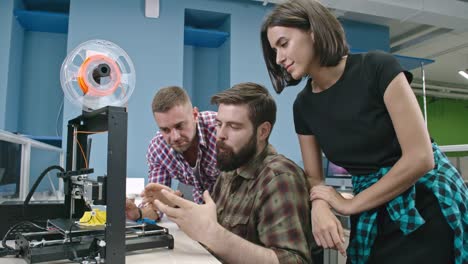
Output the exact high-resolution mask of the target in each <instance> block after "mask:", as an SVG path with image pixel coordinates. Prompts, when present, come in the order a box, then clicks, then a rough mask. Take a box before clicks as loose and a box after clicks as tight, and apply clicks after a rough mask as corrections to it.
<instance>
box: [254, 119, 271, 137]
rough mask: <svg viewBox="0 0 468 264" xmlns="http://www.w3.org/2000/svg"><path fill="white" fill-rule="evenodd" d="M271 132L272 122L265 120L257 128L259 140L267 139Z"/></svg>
mask: <svg viewBox="0 0 468 264" xmlns="http://www.w3.org/2000/svg"><path fill="white" fill-rule="evenodd" d="M270 133H271V123H270V122H267V121H265V122H263V123H262V124H260V125H259V126H258V128H257V136H258V139H259V140H262V141H266V140H267V138H268V136H269V135H270Z"/></svg>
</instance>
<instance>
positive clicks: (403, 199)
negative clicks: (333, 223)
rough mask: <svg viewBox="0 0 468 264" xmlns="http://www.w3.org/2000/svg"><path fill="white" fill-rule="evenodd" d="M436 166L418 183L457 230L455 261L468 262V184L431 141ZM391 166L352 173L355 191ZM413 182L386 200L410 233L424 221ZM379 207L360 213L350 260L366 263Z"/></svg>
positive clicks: (392, 215) (405, 231) (375, 234)
mask: <svg viewBox="0 0 468 264" xmlns="http://www.w3.org/2000/svg"><path fill="white" fill-rule="evenodd" d="M432 149H433V152H434V160H435V164H436V165H435V168H434V169H433V170H431V171H429V172H428V173H427V174H425V175H424V176H423V177H421V178H420V179H419V180H418V182H417V183H416V184H423V185H424V186H426V187H427V188H428V189H429V190H431V191H432V192H433V193H434V195H435V196H436V198H437V200H438V201H439V205H440V208H441V211H442V213H443V215H444V216H445V219H446V220H447V222H448V224H449V226H450V227H451V228H452V229H453V230H454V250H455V252H454V256H455V263H456V264H466V263H468V262H467V260H468V234H467V228H468V210H467V201H468V188H467V186H466V185H465V183H464V182H463V179H462V177H461V176H460V174H459V173H458V171H457V170H456V169H455V168H454V167H453V166H452V164H451V163H450V161H449V160H448V158H447V157H446V156H445V154H443V153H442V152H441V151H440V149H439V147H438V146H437V144H435V143H433V144H432ZM390 169H391V167H386V168H381V169H380V170H379V171H377V172H376V173H372V174H370V175H364V176H353V177H352V182H353V188H354V192H355V193H356V194H358V193H360V192H361V191H363V190H365V189H367V188H368V187H370V186H371V185H372V184H374V183H376V182H377V181H378V180H379V179H380V178H382V177H383V176H384V175H385V174H386V173H387V172H388V171H389V170H390ZM415 194H416V192H415V187H414V185H413V186H412V187H411V188H410V190H409V191H407V192H405V193H403V194H401V195H399V196H397V197H396V198H394V199H393V200H391V201H389V202H388V203H387V204H386V209H387V211H388V214H389V216H390V218H391V219H392V221H395V222H397V223H398V224H399V226H400V230H401V231H402V232H403V234H405V235H407V234H409V233H411V232H413V231H415V230H416V229H418V228H419V227H420V226H422V225H423V224H424V223H425V221H424V219H423V218H422V217H421V215H420V214H419V212H418V210H417V209H416V203H415ZM376 220H377V210H369V211H367V212H363V213H361V214H360V215H359V217H358V220H357V224H356V231H355V232H356V233H355V236H354V239H352V240H351V241H350V243H349V247H348V250H347V253H348V258H350V260H351V263H366V261H367V260H368V258H369V256H370V253H371V249H372V245H373V244H374V241H375V238H376V236H377V224H376Z"/></svg>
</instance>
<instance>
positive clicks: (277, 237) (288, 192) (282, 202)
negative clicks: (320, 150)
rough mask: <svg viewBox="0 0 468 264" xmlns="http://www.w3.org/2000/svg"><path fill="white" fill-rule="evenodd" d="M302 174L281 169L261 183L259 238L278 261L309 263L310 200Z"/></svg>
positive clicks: (310, 235)
mask: <svg viewBox="0 0 468 264" xmlns="http://www.w3.org/2000/svg"><path fill="white" fill-rule="evenodd" d="M298 177H304V176H303V175H294V174H292V173H282V174H279V175H275V176H274V177H272V178H271V180H270V181H269V182H267V183H265V185H264V188H263V189H262V192H261V195H260V204H261V206H259V207H258V208H259V212H258V219H259V223H258V234H259V239H260V241H261V242H262V244H263V245H264V246H265V247H268V248H270V249H272V250H273V251H274V252H275V253H276V255H277V257H278V260H279V262H280V263H311V256H310V243H313V239H312V230H311V224H310V204H309V199H308V197H309V196H308V193H307V187H306V182H305V180H302V179H301V180H298Z"/></svg>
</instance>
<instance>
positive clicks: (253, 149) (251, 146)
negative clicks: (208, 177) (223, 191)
mask: <svg viewBox="0 0 468 264" xmlns="http://www.w3.org/2000/svg"><path fill="white" fill-rule="evenodd" d="M220 148H222V149H223V152H220ZM256 153H257V137H256V136H255V134H254V135H252V137H251V138H250V139H249V141H248V142H247V144H246V145H244V146H243V147H242V148H241V149H240V150H239V152H238V153H234V150H233V149H232V147H230V146H228V145H226V144H225V143H224V142H222V141H218V142H216V154H217V155H216V160H217V162H218V168H219V169H220V170H221V171H232V170H235V169H237V168H239V167H241V166H243V165H245V164H247V163H248V162H249V161H250V160H251V159H253V158H254V156H255V154H256Z"/></svg>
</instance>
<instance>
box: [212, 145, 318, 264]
mask: <svg viewBox="0 0 468 264" xmlns="http://www.w3.org/2000/svg"><path fill="white" fill-rule="evenodd" d="M212 197H213V200H214V201H215V202H216V206H217V207H216V209H217V215H218V221H219V223H220V224H221V225H222V226H223V227H225V228H226V229H227V230H229V231H230V232H232V233H234V234H236V235H238V236H240V237H242V238H244V239H246V240H248V241H250V242H252V243H254V244H257V245H260V246H263V247H266V248H270V249H272V250H273V251H274V252H275V253H276V255H277V257H278V260H279V262H280V263H310V262H311V256H310V252H311V251H310V249H311V248H310V246H312V245H315V246H314V248H316V244H315V242H314V240H313V239H312V228H311V224H310V203H309V199H308V188H307V182H306V180H305V176H304V172H303V171H302V169H301V168H299V167H298V166H297V165H296V164H295V163H294V162H292V161H290V160H288V159H286V158H285V157H284V156H282V155H279V154H277V153H276V152H275V150H274V148H273V147H272V146H271V145H269V146H268V147H266V148H265V150H264V151H263V152H262V153H261V154H259V155H258V156H257V157H256V158H255V159H254V160H253V161H251V162H250V163H249V164H248V165H247V166H246V167H245V168H243V170H242V171H241V172H240V173H237V172H236V171H231V172H225V173H222V174H221V175H220V177H219V178H218V181H217V182H216V185H215V187H214V190H213V194H212ZM240 254H242V253H240Z"/></svg>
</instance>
